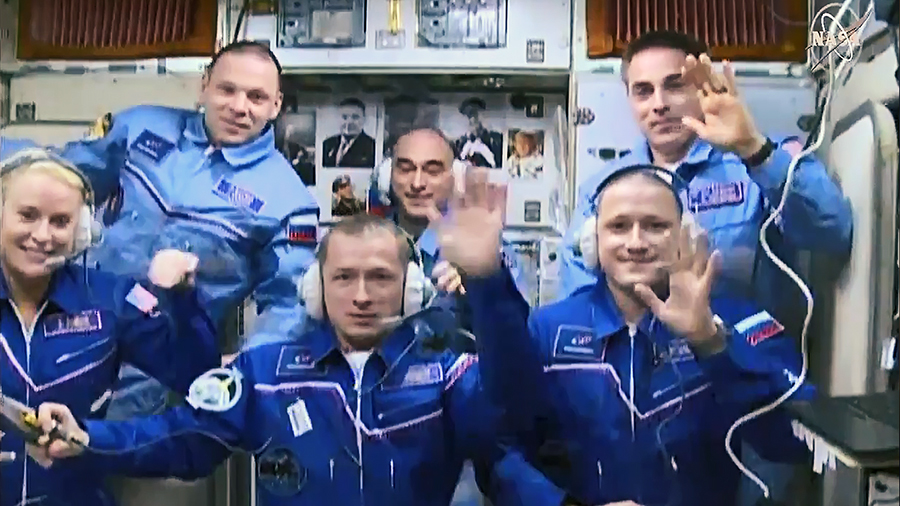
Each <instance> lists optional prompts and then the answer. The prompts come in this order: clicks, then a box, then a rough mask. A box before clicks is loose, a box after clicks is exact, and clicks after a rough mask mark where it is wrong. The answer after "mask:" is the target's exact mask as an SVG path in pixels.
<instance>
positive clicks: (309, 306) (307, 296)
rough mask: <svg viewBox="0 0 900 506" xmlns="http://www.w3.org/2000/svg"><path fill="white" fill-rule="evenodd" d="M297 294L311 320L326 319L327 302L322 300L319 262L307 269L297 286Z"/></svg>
mask: <svg viewBox="0 0 900 506" xmlns="http://www.w3.org/2000/svg"><path fill="white" fill-rule="evenodd" d="M297 294H298V295H299V296H300V300H301V301H302V302H303V307H305V308H306V314H307V315H308V316H309V317H310V318H312V319H313V320H318V321H322V320H323V319H325V308H324V305H325V301H323V300H322V273H321V271H320V269H319V262H313V263H312V265H310V266H309V268H308V269H306V272H305V273H304V274H303V277H302V278H300V282H299V283H298V284H297Z"/></svg>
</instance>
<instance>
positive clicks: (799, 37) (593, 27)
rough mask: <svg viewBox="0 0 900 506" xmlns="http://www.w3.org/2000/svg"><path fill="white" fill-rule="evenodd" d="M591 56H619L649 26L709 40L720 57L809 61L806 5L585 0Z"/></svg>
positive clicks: (748, 0)
mask: <svg viewBox="0 0 900 506" xmlns="http://www.w3.org/2000/svg"><path fill="white" fill-rule="evenodd" d="M585 14H586V20H587V23H586V25H587V42H588V44H587V45H588V54H587V56H588V57H589V58H607V57H615V56H621V55H622V52H623V51H624V49H625V46H626V45H627V44H628V42H630V41H631V40H634V38H636V37H638V36H639V35H641V34H642V33H645V32H647V31H651V30H676V31H679V32H685V33H688V34H690V35H693V36H694V37H696V38H698V39H700V40H702V41H705V42H706V43H707V44H708V45H709V46H710V55H711V56H712V57H713V58H716V59H722V58H728V59H730V60H735V61H741V60H745V61H746V60H754V61H766V60H771V61H796V62H802V61H805V60H806V43H807V37H808V29H807V26H808V24H807V17H808V3H807V2H806V1H805V0H804V1H799V0H587V12H586V13H585Z"/></svg>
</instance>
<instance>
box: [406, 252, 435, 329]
mask: <svg viewBox="0 0 900 506" xmlns="http://www.w3.org/2000/svg"><path fill="white" fill-rule="evenodd" d="M432 293H434V286H433V285H432V284H431V280H429V279H428V277H427V276H425V271H423V270H422V268H421V267H419V265H418V264H417V263H415V262H410V263H409V265H408V266H407V268H406V286H404V287H403V316H409V315H411V314H414V313H417V312H419V311H421V310H422V309H423V308H424V307H425V304H426V303H427V302H428V301H429V300H430V299H431V294H432Z"/></svg>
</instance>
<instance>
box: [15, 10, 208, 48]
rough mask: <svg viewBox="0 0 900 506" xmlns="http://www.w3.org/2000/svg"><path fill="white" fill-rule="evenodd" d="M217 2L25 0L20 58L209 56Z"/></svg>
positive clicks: (20, 18) (21, 13) (20, 37)
mask: <svg viewBox="0 0 900 506" xmlns="http://www.w3.org/2000/svg"><path fill="white" fill-rule="evenodd" d="M217 15H218V5H217V1H216V0H22V1H21V2H20V3H19V34H18V46H17V51H16V53H17V54H16V56H17V57H18V58H19V59H20V60H49V59H53V60H119V59H140V58H159V57H177V56H210V55H211V54H212V53H213V50H214V49H215V42H216V26H217V19H216V18H217Z"/></svg>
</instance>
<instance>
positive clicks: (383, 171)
mask: <svg viewBox="0 0 900 506" xmlns="http://www.w3.org/2000/svg"><path fill="white" fill-rule="evenodd" d="M391 163H392V162H391V159H390V158H385V159H384V160H382V161H381V164H379V165H378V167H375V185H376V186H377V187H378V196H379V197H380V198H381V201H382V203H383V204H390V193H391Z"/></svg>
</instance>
